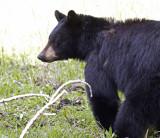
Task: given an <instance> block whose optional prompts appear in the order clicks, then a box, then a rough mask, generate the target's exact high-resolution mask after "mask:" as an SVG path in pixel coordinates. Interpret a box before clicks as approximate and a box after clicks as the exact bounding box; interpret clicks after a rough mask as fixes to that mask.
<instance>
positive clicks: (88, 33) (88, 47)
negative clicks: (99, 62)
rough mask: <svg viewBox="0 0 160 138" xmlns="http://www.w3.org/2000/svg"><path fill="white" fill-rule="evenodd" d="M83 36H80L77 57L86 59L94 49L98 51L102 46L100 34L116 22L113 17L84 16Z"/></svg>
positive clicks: (82, 18)
mask: <svg viewBox="0 0 160 138" xmlns="http://www.w3.org/2000/svg"><path fill="white" fill-rule="evenodd" d="M81 20H83V24H82V30H81V37H80V38H79V41H78V45H77V48H76V49H77V53H76V58H77V59H79V60H83V61H86V60H87V58H88V57H89V55H90V54H91V53H92V52H93V51H95V50H96V51H98V50H99V49H100V48H101V46H102V45H101V43H102V41H103V40H102V39H103V38H104V37H103V38H102V37H101V36H100V35H99V34H101V33H100V32H102V31H104V30H108V29H110V28H111V27H112V25H113V24H114V20H113V19H112V18H109V19H104V18H95V17H92V16H83V15H82V17H81Z"/></svg>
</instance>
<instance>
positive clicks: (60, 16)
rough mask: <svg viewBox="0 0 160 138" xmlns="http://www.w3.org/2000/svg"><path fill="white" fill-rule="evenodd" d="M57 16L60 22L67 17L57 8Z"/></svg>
mask: <svg viewBox="0 0 160 138" xmlns="http://www.w3.org/2000/svg"><path fill="white" fill-rule="evenodd" d="M55 17H56V19H57V21H58V22H59V21H60V20H61V19H63V18H64V17H65V15H64V14H63V13H61V12H59V11H58V10H56V11H55Z"/></svg>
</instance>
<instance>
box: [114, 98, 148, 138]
mask: <svg viewBox="0 0 160 138" xmlns="http://www.w3.org/2000/svg"><path fill="white" fill-rule="evenodd" d="M141 102H142V101H141ZM143 102H144V101H143ZM138 103H139V102H137V103H136V102H135V103H132V102H131V101H129V100H126V101H124V103H123V104H122V105H121V107H120V109H119V112H118V114H117V117H116V121H115V124H114V130H115V133H116V134H117V136H118V138H144V135H145V133H146V131H147V128H148V127H149V124H148V121H147V118H146V116H145V115H144V110H145V109H146V110H147V107H146V108H145V105H142V104H138Z"/></svg>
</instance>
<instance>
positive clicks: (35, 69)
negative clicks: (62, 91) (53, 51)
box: [0, 53, 104, 138]
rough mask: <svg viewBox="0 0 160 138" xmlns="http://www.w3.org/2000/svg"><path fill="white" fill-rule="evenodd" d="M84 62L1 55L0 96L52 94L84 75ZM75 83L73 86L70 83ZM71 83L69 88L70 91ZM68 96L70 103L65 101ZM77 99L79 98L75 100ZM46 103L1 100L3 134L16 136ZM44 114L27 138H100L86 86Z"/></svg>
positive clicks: (31, 100) (35, 99) (41, 99)
mask: <svg viewBox="0 0 160 138" xmlns="http://www.w3.org/2000/svg"><path fill="white" fill-rule="evenodd" d="M83 68H84V63H80V62H78V61H73V60H69V61H67V62H66V61H64V62H55V63H52V64H43V63H41V62H38V61H37V62H35V63H34V62H32V61H31V59H30V58H28V56H27V55H21V56H16V55H13V56H7V55H4V54H2V53H1V55H0V99H2V98H5V97H11V96H14V95H19V94H24V93H44V94H48V95H51V94H52V93H53V92H54V91H55V90H56V89H57V88H58V86H59V85H61V84H62V83H64V82H66V81H68V80H71V79H83V78H84V77H83ZM70 87H72V86H70ZM70 87H68V88H67V90H68V91H71V88H70ZM62 99H67V100H68V101H69V104H68V103H66V104H64V105H61V104H62ZM76 100H78V101H79V103H78V104H76ZM44 104H46V100H44V98H37V97H36V98H35V97H32V98H27V99H19V100H15V101H11V102H8V103H6V104H0V137H4V138H17V137H19V135H20V133H21V131H22V129H23V128H24V127H25V125H26V123H27V122H28V121H29V119H31V118H32V117H33V115H34V114H35V113H36V112H37V111H38V110H39V109H40V108H41V107H42V106H44ZM46 112H54V113H56V115H55V116H43V115H42V116H41V117H40V118H38V119H37V121H36V122H35V123H34V124H33V126H32V127H31V128H30V129H29V133H27V135H26V137H28V138H36V137H37V138H46V137H47V138H68V137H70V138H99V137H104V133H103V131H102V130H101V129H99V128H98V127H97V125H96V123H95V121H94V118H93V116H92V113H91V111H90V108H89V105H88V102H87V98H86V94H85V92H84V90H83V89H78V88H77V89H73V92H72V93H69V94H67V95H66V96H63V98H61V99H60V100H59V101H58V102H57V103H56V104H55V105H53V106H52V107H51V108H50V109H48V110H47V111H46Z"/></svg>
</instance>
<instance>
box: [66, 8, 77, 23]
mask: <svg viewBox="0 0 160 138" xmlns="http://www.w3.org/2000/svg"><path fill="white" fill-rule="evenodd" d="M67 21H68V23H69V24H72V25H75V24H78V23H79V22H80V19H79V16H78V15H77V14H76V13H75V11H73V10H70V11H69V12H68V16H67Z"/></svg>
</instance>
